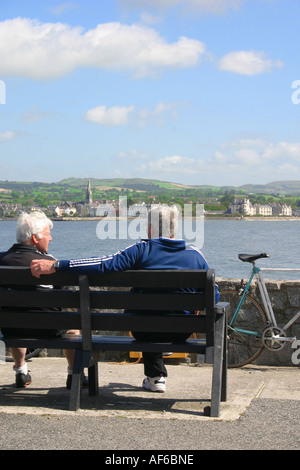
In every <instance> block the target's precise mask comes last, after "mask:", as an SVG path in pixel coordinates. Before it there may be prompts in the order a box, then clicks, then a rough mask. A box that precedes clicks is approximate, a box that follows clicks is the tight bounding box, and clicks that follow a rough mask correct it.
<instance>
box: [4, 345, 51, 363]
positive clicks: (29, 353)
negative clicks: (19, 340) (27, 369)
mask: <svg viewBox="0 0 300 470" xmlns="http://www.w3.org/2000/svg"><path fill="white" fill-rule="evenodd" d="M43 350H44V349H42V348H37V349H29V348H27V349H26V355H25V360H26V361H27V360H28V359H31V358H32V357H38V356H39V355H40V354H41V352H42V351H43ZM5 361H6V362H14V360H13V358H12V356H11V355H10V354H8V353H7V354H6V357H5Z"/></svg>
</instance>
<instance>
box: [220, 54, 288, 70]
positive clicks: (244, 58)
mask: <svg viewBox="0 0 300 470" xmlns="http://www.w3.org/2000/svg"><path fill="white" fill-rule="evenodd" d="M282 65H283V62H281V61H280V60H272V59H268V58H267V56H266V54H265V53H264V52H257V51H234V52H230V53H229V54H226V55H225V56H224V57H222V58H221V59H220V60H219V68H220V70H226V71H228V72H235V73H239V74H241V75H258V74H260V73H266V72H271V71H272V69H273V68H274V67H282Z"/></svg>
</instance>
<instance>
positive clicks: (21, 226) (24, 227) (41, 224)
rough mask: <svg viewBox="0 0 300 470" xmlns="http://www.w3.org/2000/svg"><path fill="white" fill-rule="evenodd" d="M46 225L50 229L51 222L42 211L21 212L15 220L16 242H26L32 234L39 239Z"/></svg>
mask: <svg viewBox="0 0 300 470" xmlns="http://www.w3.org/2000/svg"><path fill="white" fill-rule="evenodd" d="M46 227H49V229H52V227H53V223H52V221H51V220H50V219H48V217H46V215H45V214H44V212H41V211H34V212H31V213H30V214H27V213H26V212H22V213H21V214H20V215H19V217H18V221H17V231H16V239H17V242H18V243H26V242H29V241H30V240H31V237H32V235H36V236H37V237H38V238H39V239H41V238H42V237H43V235H42V233H41V232H43V230H45V228H46Z"/></svg>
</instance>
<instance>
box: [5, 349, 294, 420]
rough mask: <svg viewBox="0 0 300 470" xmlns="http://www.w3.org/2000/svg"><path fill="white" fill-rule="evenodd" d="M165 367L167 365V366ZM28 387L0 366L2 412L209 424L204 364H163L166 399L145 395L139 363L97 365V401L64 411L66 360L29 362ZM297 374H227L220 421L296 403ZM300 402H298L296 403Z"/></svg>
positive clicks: (271, 370) (263, 370)
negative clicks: (264, 405) (268, 403)
mask: <svg viewBox="0 0 300 470" xmlns="http://www.w3.org/2000/svg"><path fill="white" fill-rule="evenodd" d="M166 362H167V361H166ZM28 367H29V370H30V374H31V376H32V383H31V384H30V385H29V387H28V388H27V389H21V390H20V389H16V388H15V386H14V372H13V370H12V364H11V363H8V362H7V363H5V364H1V365H0V371H1V379H0V413H26V414H59V415H61V414H67V415H70V414H73V413H76V414H78V415H93V416H108V417H109V416H116V415H122V416H124V417H136V416H138V417H141V416H142V417H143V418H147V419H153V418H161V419H183V420H186V419H188V420H197V421H199V420H200V421H203V420H211V419H212V418H210V417H207V416H204V413H203V409H204V407H205V406H207V405H209V404H210V403H209V402H210V390H211V374H212V368H211V366H208V365H195V364H186V363H180V364H177V365H174V361H173V364H172V361H171V360H170V361H169V363H168V364H167V369H168V374H169V376H168V378H167V388H166V392H165V393H164V394H156V393H151V392H148V391H144V390H143V389H142V387H141V383H142V380H143V377H144V374H143V364H141V363H132V362H131V363H112V362H100V363H99V364H98V368H99V387H100V392H99V396H98V397H97V398H94V397H89V396H88V392H87V390H83V391H82V406H81V409H80V410H78V411H77V412H70V411H69V410H68V400H69V391H68V390H66V388H65V381H66V375H67V372H66V361H65V359H64V358H52V357H47V358H33V359H31V360H30V361H29V362H28ZM299 379H300V369H299V368H297V367H266V366H254V365H249V366H247V367H244V368H241V369H229V370H228V399H227V401H226V402H224V403H221V414H220V417H219V418H217V419H218V420H222V421H232V420H237V419H239V417H240V416H241V415H242V414H243V413H244V412H245V410H246V409H247V407H249V405H250V404H251V402H252V400H253V399H255V398H258V397H261V398H272V399H274V398H275V399H278V400H280V399H284V400H300V380H299ZM299 403H300V402H299Z"/></svg>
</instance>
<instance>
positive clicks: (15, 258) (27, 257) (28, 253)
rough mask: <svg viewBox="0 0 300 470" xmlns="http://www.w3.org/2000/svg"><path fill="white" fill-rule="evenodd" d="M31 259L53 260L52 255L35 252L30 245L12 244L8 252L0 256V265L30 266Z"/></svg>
mask: <svg viewBox="0 0 300 470" xmlns="http://www.w3.org/2000/svg"><path fill="white" fill-rule="evenodd" d="M33 259H47V260H54V259H55V258H54V257H53V256H52V255H49V254H47V253H43V252H41V251H39V250H37V249H36V248H35V247H34V246H32V245H22V244H18V243H16V244H14V245H13V246H12V247H11V248H10V249H9V250H8V251H6V252H3V253H1V254H0V265H7V266H9V265H10V266H30V263H31V261H32V260H33Z"/></svg>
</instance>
